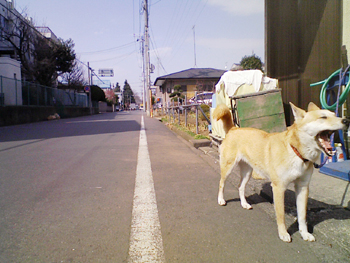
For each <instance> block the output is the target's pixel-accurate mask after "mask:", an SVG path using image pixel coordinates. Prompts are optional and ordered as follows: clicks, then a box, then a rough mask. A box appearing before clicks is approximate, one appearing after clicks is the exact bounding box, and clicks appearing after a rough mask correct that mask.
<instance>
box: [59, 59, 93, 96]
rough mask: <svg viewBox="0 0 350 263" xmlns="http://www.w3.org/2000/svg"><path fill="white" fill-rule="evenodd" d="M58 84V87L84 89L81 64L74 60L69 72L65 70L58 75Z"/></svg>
mask: <svg viewBox="0 0 350 263" xmlns="http://www.w3.org/2000/svg"><path fill="white" fill-rule="evenodd" d="M59 81H60V83H59V86H58V88H64V89H70V90H75V91H81V90H83V89H84V86H86V85H87V83H86V81H85V80H84V71H83V68H82V65H81V64H80V63H79V62H78V61H77V60H74V62H73V68H72V70H71V71H70V72H65V73H63V74H61V76H60V77H59Z"/></svg>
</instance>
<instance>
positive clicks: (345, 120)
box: [341, 119, 350, 126]
mask: <svg viewBox="0 0 350 263" xmlns="http://www.w3.org/2000/svg"><path fill="white" fill-rule="evenodd" d="M341 122H342V123H343V124H344V125H346V126H349V124H350V119H342V121H341Z"/></svg>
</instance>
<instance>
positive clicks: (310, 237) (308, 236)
mask: <svg viewBox="0 0 350 263" xmlns="http://www.w3.org/2000/svg"><path fill="white" fill-rule="evenodd" d="M300 235H301V237H302V238H303V239H304V240H305V241H310V242H314V241H316V239H315V237H314V236H313V235H312V234H310V233H309V232H301V231H300Z"/></svg>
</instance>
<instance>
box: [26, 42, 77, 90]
mask: <svg viewBox="0 0 350 263" xmlns="http://www.w3.org/2000/svg"><path fill="white" fill-rule="evenodd" d="M73 48H74V43H73V41H72V40H71V39H68V40H67V41H64V40H62V39H59V42H58V43H56V42H53V41H48V40H47V39H45V38H43V37H38V38H37V39H36V41H35V51H34V57H35V60H34V72H33V76H34V78H35V80H36V81H38V82H39V83H40V84H42V85H46V86H52V85H53V84H54V83H55V81H56V79H57V77H58V76H60V75H63V74H66V76H65V77H66V78H68V79H69V80H71V79H70V78H69V77H72V76H73V75H71V76H69V74H71V73H72V72H73V70H74V69H75V70H77V71H76V72H75V74H78V75H80V81H81V80H82V76H83V74H82V71H81V70H80V71H81V72H80V73H79V68H78V66H77V61H76V60H75V51H74V49H73Z"/></svg>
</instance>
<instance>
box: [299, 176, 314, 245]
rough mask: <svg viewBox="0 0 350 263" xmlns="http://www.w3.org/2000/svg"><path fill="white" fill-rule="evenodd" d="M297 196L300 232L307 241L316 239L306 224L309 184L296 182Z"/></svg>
mask: <svg viewBox="0 0 350 263" xmlns="http://www.w3.org/2000/svg"><path fill="white" fill-rule="evenodd" d="M295 196H296V203H297V212H298V223H299V232H300V235H301V237H302V238H303V239H304V240H305V241H315V237H314V236H313V235H312V234H310V233H309V231H308V229H307V224H306V212H307V199H308V197H309V185H308V183H307V184H306V185H303V184H301V183H300V182H296V183H295Z"/></svg>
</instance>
